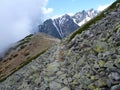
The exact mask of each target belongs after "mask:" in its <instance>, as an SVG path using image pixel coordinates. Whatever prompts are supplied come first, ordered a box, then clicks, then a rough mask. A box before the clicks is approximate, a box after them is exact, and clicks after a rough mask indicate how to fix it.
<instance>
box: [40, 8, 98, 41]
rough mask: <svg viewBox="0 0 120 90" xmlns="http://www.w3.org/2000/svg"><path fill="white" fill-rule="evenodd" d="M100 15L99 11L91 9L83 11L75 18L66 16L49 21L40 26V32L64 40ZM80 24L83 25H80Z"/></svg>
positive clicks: (74, 16)
mask: <svg viewBox="0 0 120 90" xmlns="http://www.w3.org/2000/svg"><path fill="white" fill-rule="evenodd" d="M98 13H99V12H98V11H95V10H93V9H91V10H88V11H84V10H83V11H82V12H78V13H76V14H75V15H73V16H69V15H67V14H65V15H64V16H62V17H59V18H56V19H53V20H52V19H48V20H46V21H45V22H44V23H43V24H42V25H39V32H43V33H46V34H48V35H51V36H53V37H56V38H59V39H62V38H64V37H66V36H68V35H69V34H71V33H72V32H74V31H75V30H76V29H78V28H79V27H80V26H81V25H82V24H84V23H86V22H87V21H89V20H90V19H91V18H93V17H95V16H96V15H97V14H98ZM79 23H81V24H80V25H79Z"/></svg>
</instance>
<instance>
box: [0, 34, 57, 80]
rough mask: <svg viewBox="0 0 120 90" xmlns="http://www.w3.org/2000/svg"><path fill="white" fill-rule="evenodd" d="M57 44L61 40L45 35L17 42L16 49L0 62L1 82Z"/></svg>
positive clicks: (37, 35)
mask: <svg viewBox="0 0 120 90" xmlns="http://www.w3.org/2000/svg"><path fill="white" fill-rule="evenodd" d="M55 42H59V39H55V38H53V37H51V36H48V35H46V34H43V33H42V34H41V33H39V34H35V35H29V36H27V37H26V38H24V39H22V40H21V41H19V42H17V44H16V45H15V47H14V48H10V49H9V51H8V52H7V53H6V55H5V57H4V58H3V60H2V61H1V62H0V80H2V79H4V78H6V77H7V76H8V75H10V74H12V73H14V72H15V71H16V70H18V69H20V68H21V67H23V66H24V65H26V64H27V63H29V62H30V61H31V60H32V59H33V58H36V57H37V56H39V55H40V54H42V52H44V51H45V50H47V49H48V48H49V47H50V46H51V45H52V44H53V43H55Z"/></svg>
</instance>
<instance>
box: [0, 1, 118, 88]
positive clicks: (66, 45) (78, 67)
mask: <svg viewBox="0 0 120 90" xmlns="http://www.w3.org/2000/svg"><path fill="white" fill-rule="evenodd" d="M4 71H5V70H4ZM0 89H1V90H120V0H116V2H114V3H113V4H112V5H111V6H110V7H108V8H107V9H106V10H105V11H103V12H101V13H100V14H99V15H98V16H96V17H95V18H93V19H92V20H90V21H89V22H87V23H86V24H84V25H83V26H82V27H81V28H79V29H78V30H76V31H75V32H73V33H72V34H70V36H68V37H66V38H65V39H63V40H61V42H57V43H56V44H54V45H52V47H51V48H49V49H48V50H46V52H44V53H42V54H41V55H38V56H37V57H36V58H34V59H33V60H32V61H31V62H30V63H29V64H27V65H25V66H24V67H22V68H21V69H19V70H17V71H16V72H15V73H13V74H12V75H10V76H9V77H7V78H6V80H3V81H1V83H0Z"/></svg>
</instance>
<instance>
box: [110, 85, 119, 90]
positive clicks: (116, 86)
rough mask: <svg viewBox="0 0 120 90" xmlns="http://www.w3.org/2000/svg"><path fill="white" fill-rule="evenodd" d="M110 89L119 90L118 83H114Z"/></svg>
mask: <svg viewBox="0 0 120 90" xmlns="http://www.w3.org/2000/svg"><path fill="white" fill-rule="evenodd" d="M110 90H120V85H114V86H112V87H111V89H110Z"/></svg>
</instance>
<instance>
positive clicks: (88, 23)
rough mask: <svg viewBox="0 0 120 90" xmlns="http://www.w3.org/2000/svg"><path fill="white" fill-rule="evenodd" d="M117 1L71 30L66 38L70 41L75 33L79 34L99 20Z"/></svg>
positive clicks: (118, 0) (119, 1) (119, 0)
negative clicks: (76, 28)
mask: <svg viewBox="0 0 120 90" xmlns="http://www.w3.org/2000/svg"><path fill="white" fill-rule="evenodd" d="M117 3H120V0H117V1H115V2H114V3H113V4H112V5H111V6H109V7H108V8H107V9H105V10H104V11H103V12H101V13H100V14H99V15H97V16H96V17H94V18H93V19H91V20H90V21H88V22H87V23H85V24H84V25H82V26H81V27H80V28H79V29H78V30H76V31H75V32H73V33H72V34H71V36H70V37H69V38H68V40H67V41H68V42H70V41H71V40H72V39H73V38H74V37H75V36H76V35H77V34H80V33H82V32H83V31H85V30H86V29H87V28H89V27H90V25H92V24H94V23H96V21H98V20H101V19H102V18H103V17H104V16H105V13H106V12H107V11H108V10H111V9H113V8H115V7H116V4H117Z"/></svg>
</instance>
